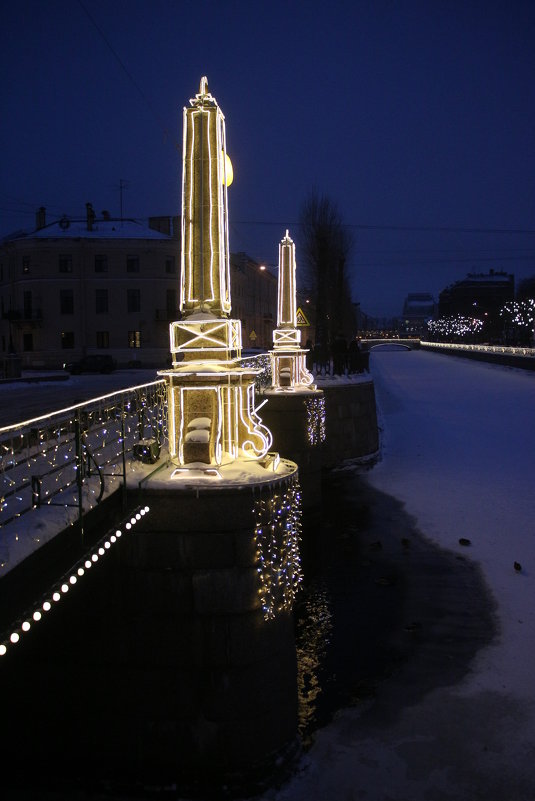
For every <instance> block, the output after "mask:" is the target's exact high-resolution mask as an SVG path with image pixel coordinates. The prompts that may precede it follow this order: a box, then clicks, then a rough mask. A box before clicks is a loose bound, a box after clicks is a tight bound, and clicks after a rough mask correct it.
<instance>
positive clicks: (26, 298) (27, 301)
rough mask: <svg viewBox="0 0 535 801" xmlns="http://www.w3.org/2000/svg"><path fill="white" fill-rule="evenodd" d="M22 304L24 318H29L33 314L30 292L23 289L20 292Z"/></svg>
mask: <svg viewBox="0 0 535 801" xmlns="http://www.w3.org/2000/svg"><path fill="white" fill-rule="evenodd" d="M22 305H23V308H24V319H25V320H31V319H32V315H33V304H32V292H31V290H25V291H24V292H23V293H22Z"/></svg>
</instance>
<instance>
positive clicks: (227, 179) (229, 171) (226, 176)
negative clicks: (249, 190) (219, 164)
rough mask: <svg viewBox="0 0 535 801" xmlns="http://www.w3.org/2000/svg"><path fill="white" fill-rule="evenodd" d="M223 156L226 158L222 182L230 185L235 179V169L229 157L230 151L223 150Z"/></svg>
mask: <svg viewBox="0 0 535 801" xmlns="http://www.w3.org/2000/svg"><path fill="white" fill-rule="evenodd" d="M221 158H224V159H225V169H224V171H223V177H222V183H224V184H226V185H227V186H230V185H231V183H232V181H233V180H234V169H233V167H232V162H231V160H230V158H229V155H228V153H223V152H222V151H221Z"/></svg>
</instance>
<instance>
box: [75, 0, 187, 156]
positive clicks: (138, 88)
mask: <svg viewBox="0 0 535 801" xmlns="http://www.w3.org/2000/svg"><path fill="white" fill-rule="evenodd" d="M78 5H79V6H80V8H81V9H82V10H83V11H84V12H85V14H86V16H87V17H88V19H89V20H90V22H91V24H92V25H93V26H94V28H95V29H96V31H97V32H98V34H99V35H100V36H101V37H102V40H103V41H104V43H105V44H106V46H107V47H108V49H109V50H110V52H111V53H112V55H113V57H114V58H115V60H116V61H117V63H118V64H119V66H120V67H121V69H122V70H123V72H124V73H125V75H126V76H127V78H128V80H129V81H130V82H131V83H132V85H133V86H134V88H135V89H136V91H137V92H138V93H139V95H140V96H141V97H142V98H143V100H144V101H145V103H146V104H147V107H148V108H149V110H150V112H151V114H152V115H153V117H154V118H155V120H156V122H157V123H158V125H159V126H160V127H161V129H162V131H163V134H164V139H167V138H168V137H169V128H168V127H167V126H166V125H165V123H164V122H163V120H162V118H161V117H160V115H159V114H158V112H157V111H156V109H155V108H154V106H153V104H152V102H151V100H150V99H149V98H148V96H147V95H146V94H145V92H144V91H143V89H142V88H141V86H140V85H139V84H138V82H137V81H136V79H135V78H134V76H133V75H132V73H131V72H130V70H129V69H128V67H127V66H126V64H125V63H124V61H123V60H122V58H121V57H120V55H119V54H118V53H117V51H116V50H115V48H114V47H113V45H112V44H111V42H110V40H109V39H108V37H107V36H106V34H105V33H104V31H103V30H102V28H101V27H100V25H99V24H98V22H97V21H96V20H95V18H94V17H93V16H92V14H91V13H90V12H89V10H88V9H87V7H86V5H85V4H84V3H83V2H82V0H78ZM174 146H175V147H176V148H177V149H178V143H177V142H175V143H174Z"/></svg>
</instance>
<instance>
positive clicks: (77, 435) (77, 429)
mask: <svg viewBox="0 0 535 801" xmlns="http://www.w3.org/2000/svg"><path fill="white" fill-rule="evenodd" d="M74 443H75V452H76V485H77V487H78V526H79V529H80V539H81V541H82V543H83V541H84V509H83V505H82V489H83V485H84V474H83V471H84V455H83V446H82V426H81V424H80V409H76V410H75V412H74Z"/></svg>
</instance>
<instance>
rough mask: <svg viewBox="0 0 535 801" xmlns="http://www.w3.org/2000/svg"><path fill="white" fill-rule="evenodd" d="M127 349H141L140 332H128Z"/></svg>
mask: <svg viewBox="0 0 535 801" xmlns="http://www.w3.org/2000/svg"><path fill="white" fill-rule="evenodd" d="M128 347H129V348H140V347H141V331H129V332H128Z"/></svg>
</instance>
